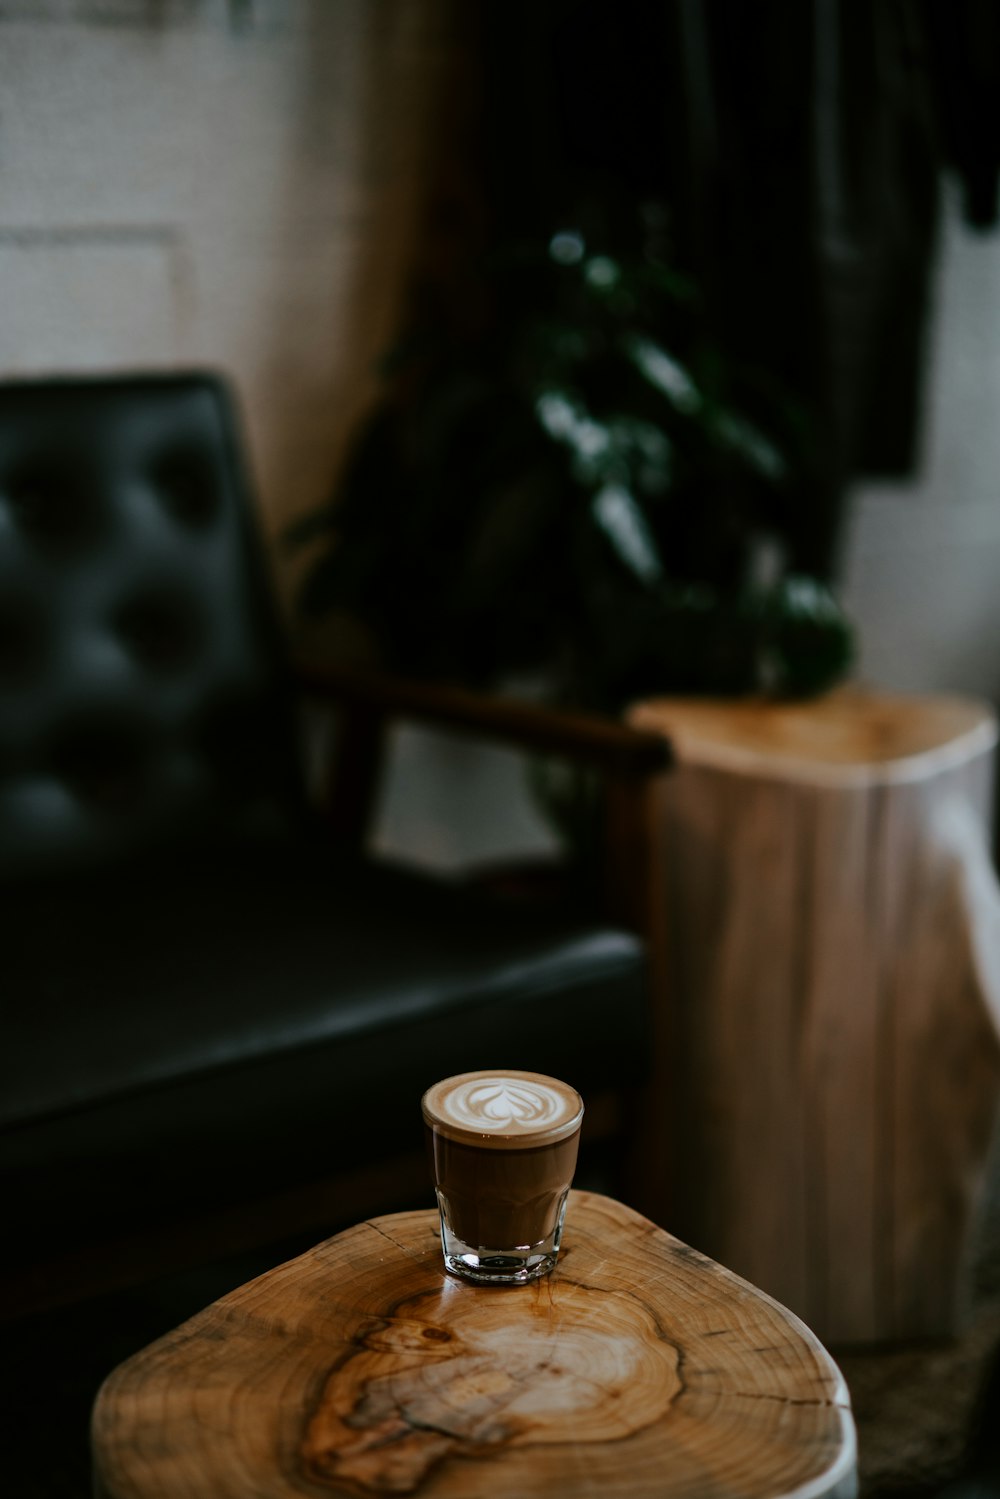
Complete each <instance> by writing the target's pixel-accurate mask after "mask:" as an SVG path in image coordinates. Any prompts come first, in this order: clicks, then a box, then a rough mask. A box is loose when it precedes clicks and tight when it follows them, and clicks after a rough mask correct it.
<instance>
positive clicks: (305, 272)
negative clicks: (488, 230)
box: [0, 0, 447, 529]
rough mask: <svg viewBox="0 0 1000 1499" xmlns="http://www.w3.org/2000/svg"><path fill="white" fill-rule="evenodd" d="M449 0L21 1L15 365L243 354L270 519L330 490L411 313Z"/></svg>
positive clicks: (5, 107)
mask: <svg viewBox="0 0 1000 1499" xmlns="http://www.w3.org/2000/svg"><path fill="white" fill-rule="evenodd" d="M439 9H440V8H439V7H438V6H437V5H436V4H435V3H434V0H407V3H406V4H398V3H393V0H20V3H18V0H5V3H2V4H0V305H2V306H3V309H4V312H3V319H2V322H0V373H2V374H37V373H48V372H52V371H58V370H69V369H72V370H107V369H137V368H146V369H158V368H171V367H176V366H179V365H191V364H195V365H205V366H211V367H213V368H218V369H222V370H224V371H226V372H228V374H229V375H230V376H231V378H232V379H233V380H234V381H235V383H236V386H237V388H238V390H239V394H240V397H241V400H242V404H243V408H244V412H245V417H246V422H247V427H248V432H249V437H250V442H251V446H252V451H253V459H254V466H255V470H256V479H257V482H258V486H259V489H260V492H261V495H262V497H263V504H264V508H265V512H266V517H267V522H268V525H269V527H270V528H272V529H274V528H276V527H277V526H278V525H279V524H280V523H281V522H283V521H284V520H286V519H288V518H289V517H291V516H293V515H295V514H297V513H298V512H299V511H300V510H302V509H304V508H308V507H309V506H310V505H311V504H313V503H315V501H317V500H318V499H319V498H321V497H322V496H323V494H324V493H325V492H326V490H327V488H328V486H329V484H330V480H331V475H332V474H333V472H334V469H335V464H336V461H337V459H338V456H339V454H340V453H341V451H342V447H343V443H344V440H345V437H346V434H347V432H348V431H349V430H350V427H351V426H352V424H353V422H354V421H355V420H356V418H357V416H358V415H359V413H360V411H361V410H362V409H363V406H364V404H365V402H366V401H367V400H368V399H370V396H371V393H372V390H373V387H374V376H373V369H374V365H375V361H376V359H377V357H378V356H379V354H380V353H381V352H382V351H383V350H384V348H385V346H386V344H387V342H388V340H389V338H390V337H391V334H392V332H393V330H394V326H395V320H396V316H397V312H398V306H399V299H400V296H401V295H402V292H403V277H404V268H405V265H406V263H407V257H408V252H409V249H410V243H411V238H412V234H413V230H414V223H415V219H416V215H417V214H418V213H419V208H420V203H421V201H422V199H421V192H422V185H423V172H424V156H425V154H426V127H427V121H428V110H429V109H430V108H432V106H433V100H434V96H435V91H436V89H437V87H438V85H439V83H440V79H441V67H442V64H443V61H444V60H445V59H446V54H447V37H446V36H445V34H444V33H443V32H442V29H441V27H440V24H439V18H438V12H439Z"/></svg>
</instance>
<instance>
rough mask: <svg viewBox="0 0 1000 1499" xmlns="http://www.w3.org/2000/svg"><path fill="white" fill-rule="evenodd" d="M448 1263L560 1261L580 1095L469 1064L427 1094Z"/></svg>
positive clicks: (502, 1275) (483, 1268)
mask: <svg viewBox="0 0 1000 1499" xmlns="http://www.w3.org/2000/svg"><path fill="white" fill-rule="evenodd" d="M422 1107H423V1115H424V1123H425V1126H426V1131H427V1144H428V1152H429V1156H430V1163H431V1170H432V1172H433V1176H434V1183H435V1186H436V1189H437V1194H438V1202H439V1205H440V1208H441V1225H442V1240H443V1243H444V1249H445V1262H446V1264H447V1265H448V1267H449V1269H453V1270H455V1271H457V1272H458V1273H459V1274H465V1275H470V1276H471V1278H473V1279H479V1280H485V1279H501V1280H503V1279H508V1280H525V1279H531V1278H533V1277H534V1276H535V1275H538V1274H544V1273H546V1271H547V1270H550V1269H551V1268H552V1265H553V1264H554V1263H555V1255H556V1253H557V1252H558V1248H559V1234H560V1232H561V1227H562V1215H563V1211H564V1207H565V1202H566V1196H567V1193H568V1191H569V1188H570V1185H571V1183H572V1180H573V1173H574V1171H575V1169H576V1157H577V1149H578V1146H579V1140H580V1124H581V1121H582V1118H583V1100H582V1099H581V1098H580V1095H579V1094H578V1093H577V1091H576V1089H575V1088H571V1087H569V1086H568V1084H566V1083H563V1082H560V1081H559V1080H558V1079H557V1078H551V1077H546V1076H544V1075H543V1074H541V1073H536V1072H520V1071H510V1070H508V1071H496V1072H468V1073H462V1074H460V1075H459V1076H458V1077H451V1078H445V1079H444V1081H443V1082H440V1083H436V1084H435V1085H434V1087H433V1088H429V1089H428V1091H427V1092H426V1093H425V1095H424V1098H423V1104H422Z"/></svg>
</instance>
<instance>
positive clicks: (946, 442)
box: [842, 195, 1000, 702]
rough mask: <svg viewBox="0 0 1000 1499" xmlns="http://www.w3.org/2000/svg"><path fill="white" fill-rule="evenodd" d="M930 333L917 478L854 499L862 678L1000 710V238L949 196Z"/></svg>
mask: <svg viewBox="0 0 1000 1499" xmlns="http://www.w3.org/2000/svg"><path fill="white" fill-rule="evenodd" d="M932 326H933V337H932V341H931V361H930V367H929V372H928V385H927V405H926V421H925V431H924V444H925V451H924V461H923V464H922V468H921V472H920V473H919V475H918V476H917V477H916V479H915V480H913V481H910V482H907V483H898V484H871V485H866V486H862V487H861V488H859V489H858V490H857V492H856V494H855V496H854V499H853V509H852V518H851V525H850V529H849V532H848V545H847V551H846V557H845V565H844V576H843V590H842V591H843V596H844V601H845V603H846V605H847V606H848V608H849V609H850V610H851V612H852V614H853V616H854V618H855V621H856V623H857V626H858V630H859V634H860V639H861V645H862V654H861V661H860V663H859V670H860V674H861V675H862V676H863V677H864V678H865V679H866V680H868V681H871V682H873V683H876V684H878V685H879V686H882V687H890V688H897V689H900V690H905V691H913V692H923V691H928V692H935V691H937V692H940V691H958V692H967V693H973V694H975V695H978V696H983V697H986V698H989V699H990V700H991V701H993V702H1000V231H994V232H993V233H990V234H987V235H981V234H976V233H974V232H973V231H972V230H970V229H967V228H966V227H965V226H964V225H962V224H961V223H960V222H959V218H958V213H957V210H956V207H955V202H954V199H953V197H951V196H950V195H949V197H948V201H947V214H946V218H945V224H944V235H943V240H942V246H941V261H940V266H939V270H938V276H937V293H936V307H935V311H934V318H933V325H932Z"/></svg>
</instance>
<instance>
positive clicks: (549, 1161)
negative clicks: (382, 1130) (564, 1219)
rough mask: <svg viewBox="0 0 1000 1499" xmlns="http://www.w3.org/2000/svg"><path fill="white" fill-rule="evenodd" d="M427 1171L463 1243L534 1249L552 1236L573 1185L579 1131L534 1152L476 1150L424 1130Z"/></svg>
mask: <svg viewBox="0 0 1000 1499" xmlns="http://www.w3.org/2000/svg"><path fill="white" fill-rule="evenodd" d="M427 1134H428V1145H429V1147H430V1151H431V1169H432V1171H433V1174H434V1180H435V1182H436V1183H437V1190H438V1192H439V1194H440V1199H441V1204H442V1207H443V1209H444V1212H445V1214H446V1216H447V1218H448V1221H449V1223H450V1224H451V1227H452V1228H453V1229H454V1231H455V1233H456V1234H457V1235H458V1237H459V1238H460V1239H461V1240H462V1241H463V1242H464V1243H466V1244H472V1245H474V1246H476V1247H480V1246H490V1247H492V1248H494V1249H499V1248H502V1247H503V1248H512V1247H515V1246H517V1247H519V1248H521V1247H525V1246H527V1245H531V1244H538V1243H540V1242H541V1241H542V1240H543V1239H545V1238H548V1236H549V1235H550V1234H551V1233H552V1232H553V1231H554V1229H555V1226H556V1219H557V1217H558V1214H559V1209H560V1206H561V1204H562V1199H563V1197H564V1196H565V1195H566V1191H567V1189H568V1188H569V1186H570V1183H571V1182H572V1180H573V1173H574V1171H575V1170H576V1155H577V1149H578V1147H579V1144H580V1135H579V1131H577V1133H576V1134H574V1135H570V1136H569V1138H568V1139H565V1140H559V1141H557V1142H556V1143H555V1144H553V1145H539V1146H537V1147H536V1148H535V1149H534V1150H495V1149H491V1150H488V1151H486V1150H482V1149H480V1147H479V1146H477V1145H459V1144H458V1142H457V1141H455V1140H450V1139H449V1138H448V1136H447V1135H441V1134H438V1133H437V1132H436V1131H435V1130H433V1129H428V1131H427Z"/></svg>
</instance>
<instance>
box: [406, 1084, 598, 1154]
mask: <svg viewBox="0 0 1000 1499" xmlns="http://www.w3.org/2000/svg"><path fill="white" fill-rule="evenodd" d="M422 1106H423V1114H424V1119H425V1120H426V1122H427V1124H428V1125H430V1126H431V1127H432V1128H433V1129H436V1130H438V1131H440V1132H442V1133H444V1134H445V1135H448V1136H450V1138H452V1139H454V1140H465V1141H468V1143H470V1144H473V1145H476V1146H478V1147H479V1148H481V1149H487V1150H489V1149H506V1150H518V1149H523V1148H528V1147H533V1146H536V1145H542V1144H546V1145H548V1144H550V1143H554V1142H556V1141H558V1140H562V1139H565V1138H566V1137H568V1136H569V1135H571V1134H573V1133H574V1132H575V1131H577V1130H578V1129H579V1128H580V1120H581V1119H582V1118H583V1099H582V1098H581V1097H580V1095H579V1093H578V1092H577V1091H576V1089H575V1088H571V1087H570V1086H569V1084H568V1083H562V1082H560V1081H559V1079H558V1078H555V1077H548V1076H546V1075H545V1074H544V1073H541V1072H517V1071H513V1070H511V1071H510V1072H462V1073H459V1075H458V1076H457V1077H446V1078H444V1079H442V1081H441V1082H439V1083H435V1084H434V1086H433V1087H432V1088H428V1090H427V1092H426V1093H425V1094H424V1097H423V1101H422Z"/></svg>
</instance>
